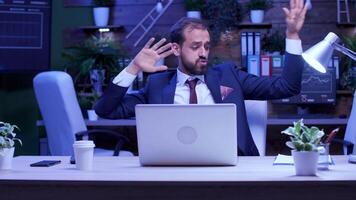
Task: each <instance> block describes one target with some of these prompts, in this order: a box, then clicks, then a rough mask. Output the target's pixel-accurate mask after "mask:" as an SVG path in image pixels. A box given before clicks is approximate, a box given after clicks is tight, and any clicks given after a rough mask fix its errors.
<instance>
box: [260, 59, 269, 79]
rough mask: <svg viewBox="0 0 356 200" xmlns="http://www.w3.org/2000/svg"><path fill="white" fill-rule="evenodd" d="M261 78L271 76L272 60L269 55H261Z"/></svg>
mask: <svg viewBox="0 0 356 200" xmlns="http://www.w3.org/2000/svg"><path fill="white" fill-rule="evenodd" d="M260 59H261V76H271V75H272V58H271V56H269V55H261V57H260Z"/></svg>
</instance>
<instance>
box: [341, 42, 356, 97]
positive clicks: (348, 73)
mask: <svg viewBox="0 0 356 200" xmlns="http://www.w3.org/2000/svg"><path fill="white" fill-rule="evenodd" d="M342 40H343V43H344V44H345V46H346V47H347V48H348V49H350V50H351V51H353V52H356V36H351V37H343V39H342ZM340 66H341V69H342V75H341V79H340V86H341V88H342V89H347V90H352V91H354V90H355V89H356V80H355V79H356V78H355V73H356V72H354V71H353V69H352V68H353V67H356V61H354V60H352V59H351V58H350V57H348V56H345V55H344V56H343V57H342V58H341V61H340Z"/></svg>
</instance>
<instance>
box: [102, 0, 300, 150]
mask: <svg viewBox="0 0 356 200" xmlns="http://www.w3.org/2000/svg"><path fill="white" fill-rule="evenodd" d="M283 10H284V12H285V14H286V22H287V30H286V35H287V39H286V59H285V67H284V70H283V74H282V76H281V77H274V78H260V77H257V76H254V75H251V74H248V73H246V72H244V71H241V70H239V69H237V68H236V66H234V65H233V64H231V63H225V64H221V65H218V66H215V67H212V68H208V67H207V64H208V56H209V50H210V34H209V32H208V30H207V26H206V25H205V24H204V23H203V22H202V21H201V20H197V19H190V18H183V19H181V20H180V21H178V22H177V23H176V24H175V25H173V27H172V28H171V34H170V37H171V42H170V43H168V44H165V45H163V44H164V43H165V41H166V40H165V39H162V40H160V41H159V42H157V43H156V44H154V45H152V44H153V42H154V38H151V39H150V40H149V41H148V42H147V44H146V45H145V46H144V48H143V49H142V50H141V51H140V52H139V53H138V54H137V55H136V57H135V58H134V59H133V60H132V62H131V63H130V64H129V65H128V66H127V67H126V68H125V69H124V70H123V71H122V72H121V73H120V74H119V75H118V76H117V77H115V79H114V80H113V81H112V83H111V84H110V86H109V88H108V89H107V91H106V92H105V94H104V95H103V96H102V97H101V98H100V99H99V101H98V102H97V104H96V106H95V110H96V113H97V114H98V115H99V116H100V117H103V118H109V119H120V118H128V117H133V116H134V115H135V105H136V104H173V103H175V104H188V103H198V104H214V103H234V104H236V106H237V111H238V112H237V120H238V123H237V126H238V127H237V130H238V133H237V134H238V138H239V139H238V148H239V149H238V150H239V151H238V152H239V154H240V155H248V156H255V155H259V153H258V150H257V148H256V145H255V143H254V141H253V139H252V136H251V133H250V130H249V127H248V124H247V119H246V111H245V106H244V100H247V99H255V100H266V99H278V98H285V97H289V96H293V95H296V94H298V93H299V92H300V87H301V76H302V69H303V61H302V58H301V56H300V55H301V53H302V47H301V41H300V38H299V35H298V33H299V31H300V30H301V28H302V26H303V24H304V17H305V14H306V7H305V6H304V3H303V0H290V9H287V8H283ZM171 54H174V55H175V56H176V57H177V59H178V68H177V71H176V72H164V73H158V74H154V75H151V76H150V77H149V78H148V81H147V84H146V86H145V88H144V89H142V90H141V91H140V92H139V93H137V94H126V92H127V89H128V87H129V86H130V85H131V83H132V82H133V80H134V79H135V78H136V76H137V74H138V73H140V72H141V71H144V72H157V71H163V70H166V69H167V67H166V66H159V67H155V66H154V65H155V63H156V62H157V61H158V60H159V59H161V58H165V57H167V56H169V55H171ZM191 82H194V84H193V86H192V85H190V84H191ZM191 91H192V92H191Z"/></svg>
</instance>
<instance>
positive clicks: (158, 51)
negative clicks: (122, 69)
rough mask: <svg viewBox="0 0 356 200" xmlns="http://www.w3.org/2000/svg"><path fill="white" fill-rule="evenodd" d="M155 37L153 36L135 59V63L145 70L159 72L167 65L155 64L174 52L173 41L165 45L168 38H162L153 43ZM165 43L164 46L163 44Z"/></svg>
mask: <svg viewBox="0 0 356 200" xmlns="http://www.w3.org/2000/svg"><path fill="white" fill-rule="evenodd" d="M154 40H155V39H154V38H151V39H150V40H149V41H148V42H147V44H146V45H145V46H144V47H143V48H142V50H141V51H140V52H139V53H138V54H137V55H136V57H135V58H134V60H133V65H135V66H136V67H138V68H139V70H141V71H144V72H157V71H163V70H166V69H167V66H165V65H162V66H155V63H156V62H157V61H158V60H159V59H162V58H165V57H167V56H169V55H171V54H172V50H171V46H172V44H171V43H168V44H166V45H163V44H164V43H165V42H166V39H164V38H163V39H161V40H160V41H158V42H157V43H156V44H154V45H152V43H153V42H154ZM151 45H152V46H151ZM162 45H163V46H162Z"/></svg>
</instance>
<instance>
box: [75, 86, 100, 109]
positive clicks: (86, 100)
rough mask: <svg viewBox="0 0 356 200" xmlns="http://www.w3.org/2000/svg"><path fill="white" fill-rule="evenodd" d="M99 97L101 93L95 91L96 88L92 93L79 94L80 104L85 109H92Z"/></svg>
mask: <svg viewBox="0 0 356 200" xmlns="http://www.w3.org/2000/svg"><path fill="white" fill-rule="evenodd" d="M98 99H99V95H98V94H97V93H96V92H95V90H92V92H91V93H88V94H86V95H79V94H78V102H79V105H80V107H81V108H82V109H84V110H92V109H93V108H94V105H95V103H96V101H97V100H98Z"/></svg>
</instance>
